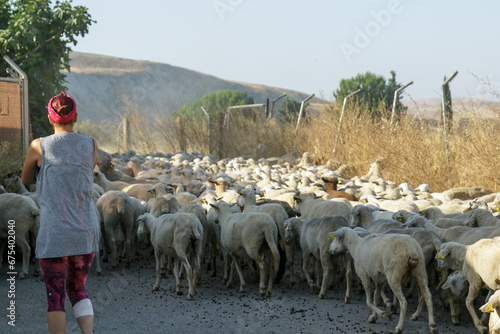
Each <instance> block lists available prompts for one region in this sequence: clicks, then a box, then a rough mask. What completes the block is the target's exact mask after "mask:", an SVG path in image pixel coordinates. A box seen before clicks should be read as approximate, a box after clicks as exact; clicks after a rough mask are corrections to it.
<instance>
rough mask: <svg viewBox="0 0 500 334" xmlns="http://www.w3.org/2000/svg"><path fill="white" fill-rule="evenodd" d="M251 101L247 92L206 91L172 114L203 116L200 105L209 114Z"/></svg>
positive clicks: (218, 112) (222, 111) (216, 113)
mask: <svg viewBox="0 0 500 334" xmlns="http://www.w3.org/2000/svg"><path fill="white" fill-rule="evenodd" d="M253 103H254V100H253V98H252V97H248V96H247V92H242V91H239V90H230V89H224V90H219V91H217V92H211V93H208V94H206V95H204V96H203V97H202V98H201V99H198V100H196V101H194V102H193V103H192V104H191V105H188V104H185V105H184V106H182V107H181V108H179V109H178V110H177V111H176V112H175V113H174V116H181V115H182V116H196V117H199V116H204V113H203V111H202V110H201V107H202V106H203V108H205V110H206V111H207V112H208V113H209V114H211V115H218V114H220V113H225V112H227V108H228V107H230V106H240V105H244V104H253Z"/></svg>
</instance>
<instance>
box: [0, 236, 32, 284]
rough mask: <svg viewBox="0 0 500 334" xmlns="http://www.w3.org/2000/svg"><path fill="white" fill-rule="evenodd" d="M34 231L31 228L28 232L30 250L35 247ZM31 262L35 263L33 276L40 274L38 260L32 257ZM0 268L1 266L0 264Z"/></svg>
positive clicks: (0, 252)
mask: <svg viewBox="0 0 500 334" xmlns="http://www.w3.org/2000/svg"><path fill="white" fill-rule="evenodd" d="M36 233H37V232H36ZM36 233H35V231H33V230H31V231H30V232H29V235H30V240H31V245H30V250H31V249H35V248H36V237H37V234H36ZM30 253H31V251H30ZM0 254H3V249H2V250H1V251H0ZM33 263H34V264H35V270H33V276H39V275H40V261H39V260H38V259H37V258H36V257H34V258H33ZM0 268H1V264H0Z"/></svg>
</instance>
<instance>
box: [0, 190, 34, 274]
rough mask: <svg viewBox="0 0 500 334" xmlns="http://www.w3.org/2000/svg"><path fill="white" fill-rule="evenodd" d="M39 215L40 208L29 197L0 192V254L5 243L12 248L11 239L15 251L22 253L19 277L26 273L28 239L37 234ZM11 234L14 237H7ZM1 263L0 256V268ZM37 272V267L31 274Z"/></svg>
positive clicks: (29, 249) (27, 267)
mask: <svg viewBox="0 0 500 334" xmlns="http://www.w3.org/2000/svg"><path fill="white" fill-rule="evenodd" d="M39 215H40V209H39V208H38V207H37V206H36V204H35V202H34V201H33V200H32V199H31V198H30V197H28V196H23V195H18V194H14V193H5V194H0V254H3V250H4V247H5V245H6V244H8V245H9V246H8V247H9V250H12V249H13V248H11V245H12V241H15V247H16V252H18V253H21V254H22V255H23V263H22V269H21V272H20V273H19V275H18V278H19V279H23V278H25V277H26V275H28V269H29V261H30V256H31V247H30V245H29V240H30V239H31V240H35V239H36V237H37V235H38V228H39V226H40V221H39ZM11 231H12V232H11ZM12 233H15V234H12ZM13 235H14V236H15V239H12V237H9V236H13ZM9 254H12V253H9ZM2 258H3V256H2ZM1 265H2V259H1V258H0V268H1ZM11 271H12V270H11ZM38 273H39V269H38V268H37V269H35V271H34V273H33V274H34V275H35V276H37V275H38Z"/></svg>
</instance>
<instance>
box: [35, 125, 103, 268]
mask: <svg viewBox="0 0 500 334" xmlns="http://www.w3.org/2000/svg"><path fill="white" fill-rule="evenodd" d="M40 144H41V148H42V165H41V167H40V170H39V172H38V175H37V180H36V194H37V197H38V203H39V204H40V230H39V232H38V237H37V240H36V252H35V253H36V257H37V258H53V257H62V256H71V255H78V254H89V253H92V252H94V251H96V250H97V246H98V244H99V233H100V232H99V222H98V218H97V213H96V209H95V204H94V202H93V201H92V190H93V182H94V181H93V164H94V143H93V141H92V139H91V138H88V137H84V136H81V135H79V134H77V133H67V134H53V135H51V136H48V137H43V138H40Z"/></svg>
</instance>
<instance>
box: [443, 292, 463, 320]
mask: <svg viewBox="0 0 500 334" xmlns="http://www.w3.org/2000/svg"><path fill="white" fill-rule="evenodd" d="M445 295H446V300H448V303H449V304H450V313H451V321H452V322H453V324H454V325H455V326H457V325H459V324H460V311H461V307H460V305H461V304H460V303H458V302H457V301H456V300H455V299H454V298H453V294H452V293H451V291H450V289H446V290H445Z"/></svg>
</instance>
